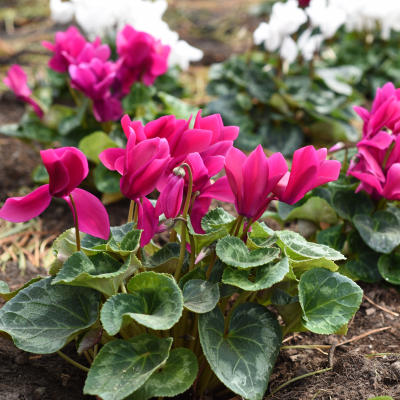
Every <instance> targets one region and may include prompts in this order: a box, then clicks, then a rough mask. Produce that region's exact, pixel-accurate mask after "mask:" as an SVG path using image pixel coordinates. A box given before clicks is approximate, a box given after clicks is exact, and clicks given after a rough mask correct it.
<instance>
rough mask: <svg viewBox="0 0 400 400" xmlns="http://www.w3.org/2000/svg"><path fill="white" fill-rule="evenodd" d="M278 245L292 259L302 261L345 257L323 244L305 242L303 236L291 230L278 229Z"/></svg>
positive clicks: (333, 259)
mask: <svg viewBox="0 0 400 400" xmlns="http://www.w3.org/2000/svg"><path fill="white" fill-rule="evenodd" d="M277 235H278V236H279V241H278V242H277V244H278V246H279V247H280V248H281V249H283V250H284V251H285V253H286V255H287V256H288V257H290V258H291V259H292V260H297V261H300V260H301V261H303V260H306V259H311V258H323V257H324V258H326V259H327V260H332V261H337V260H344V259H346V257H345V256H344V255H343V254H341V253H339V252H338V251H336V250H333V249H331V248H330V247H328V246H325V245H323V244H316V243H310V242H307V241H306V240H305V239H304V238H303V236H301V235H299V234H298V233H296V232H292V231H279V232H277Z"/></svg>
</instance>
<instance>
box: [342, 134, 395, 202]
mask: <svg viewBox="0 0 400 400" xmlns="http://www.w3.org/2000/svg"><path fill="white" fill-rule="evenodd" d="M357 147H358V150H359V153H358V154H357V155H356V156H355V158H354V159H353V160H352V161H351V163H350V166H349V169H348V171H347V174H348V175H352V176H354V177H355V178H357V179H359V180H360V181H361V183H360V185H359V186H358V187H357V190H356V192H359V191H361V190H364V191H366V192H367V193H368V194H370V195H371V197H372V198H373V199H375V200H379V199H380V198H382V197H385V198H386V199H388V200H400V184H399V182H400V135H397V136H394V135H389V134H388V133H387V132H383V131H381V132H379V133H378V134H377V135H376V136H374V137H373V138H371V139H369V140H368V139H363V140H361V141H360V142H359V143H358V145H357Z"/></svg>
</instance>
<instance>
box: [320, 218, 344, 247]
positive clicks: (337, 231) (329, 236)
mask: <svg viewBox="0 0 400 400" xmlns="http://www.w3.org/2000/svg"><path fill="white" fill-rule="evenodd" d="M342 230H343V224H339V225H334V226H331V227H330V228H328V229H325V230H323V231H321V232H318V234H317V242H318V243H319V244H324V245H325V246H329V247H332V248H333V249H335V250H337V251H342V250H343V246H344V242H345V241H346V235H345V234H344V233H342Z"/></svg>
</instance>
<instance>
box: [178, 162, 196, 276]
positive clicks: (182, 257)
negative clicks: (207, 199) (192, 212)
mask: <svg viewBox="0 0 400 400" xmlns="http://www.w3.org/2000/svg"><path fill="white" fill-rule="evenodd" d="M181 167H182V168H186V169H187V171H188V174H189V187H188V192H187V194H186V200H185V205H184V207H183V214H182V216H183V218H184V219H186V218H187V214H188V210H189V205H190V200H191V198H192V189H193V174H192V170H191V169H190V167H189V165H188V164H186V163H183V164H182V165H181ZM186 230H187V228H186V224H182V229H181V251H180V253H179V260H178V265H177V266H176V270H175V274H174V277H175V280H176V281H177V282H179V279H180V277H181V272H182V266H183V261H184V260H185V251H186ZM194 251H195V249H192V252H194Z"/></svg>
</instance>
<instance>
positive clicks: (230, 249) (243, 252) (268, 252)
mask: <svg viewBox="0 0 400 400" xmlns="http://www.w3.org/2000/svg"><path fill="white" fill-rule="evenodd" d="M216 250H217V255H218V257H219V258H220V259H221V260H222V261H223V262H224V263H226V264H228V265H230V266H232V267H239V268H253V267H257V266H259V265H264V264H267V263H269V262H270V261H272V260H273V259H274V258H276V257H277V256H278V254H279V249H276V248H265V249H258V250H253V251H251V252H250V251H249V250H248V249H247V247H246V245H245V244H244V243H243V241H241V240H240V239H239V238H237V237H233V236H227V237H224V238H222V239H221V240H220V241H219V242H218V244H217V249H216Z"/></svg>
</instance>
